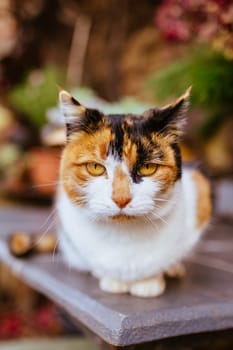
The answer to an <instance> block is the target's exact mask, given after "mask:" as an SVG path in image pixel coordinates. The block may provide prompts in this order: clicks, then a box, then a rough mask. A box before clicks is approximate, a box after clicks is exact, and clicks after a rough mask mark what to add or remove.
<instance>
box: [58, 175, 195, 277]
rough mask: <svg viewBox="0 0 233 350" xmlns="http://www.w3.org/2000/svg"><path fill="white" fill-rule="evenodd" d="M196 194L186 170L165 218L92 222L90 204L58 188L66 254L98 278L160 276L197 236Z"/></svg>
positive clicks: (75, 265)
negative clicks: (72, 199)
mask: <svg viewBox="0 0 233 350" xmlns="http://www.w3.org/2000/svg"><path fill="white" fill-rule="evenodd" d="M195 193H196V192H195V187H194V183H193V181H192V179H191V176H190V174H189V172H188V171H185V172H184V174H183V178H182V182H180V183H177V185H176V187H175V188H174V191H173V192H172V193H171V196H170V199H169V200H170V201H169V202H167V203H168V204H165V206H164V213H165V211H166V213H165V214H162V215H161V216H162V218H161V219H155V217H154V216H151V217H148V218H147V219H145V218H138V219H135V220H132V221H126V222H122V223H118V222H96V221H91V220H90V218H89V216H88V212H87V209H83V208H79V207H77V206H75V205H74V204H72V203H71V202H70V201H69V199H68V197H67V195H66V194H65V192H64V190H62V189H60V190H59V193H58V200H57V210H58V214H59V217H60V221H61V224H62V230H61V232H60V240H61V244H60V247H61V250H62V251H63V255H64V257H65V259H66V260H67V261H68V263H69V264H70V265H72V266H74V267H76V268H81V269H87V270H90V271H91V272H92V273H93V274H94V275H95V276H97V277H108V278H113V279H118V280H123V281H134V280H138V279H141V278H146V277H149V276H152V275H156V274H158V273H160V272H162V271H163V270H165V269H167V268H168V267H169V266H170V265H171V264H173V263H175V262H177V261H179V260H181V259H182V258H183V257H184V256H185V255H186V254H187V253H188V252H189V250H190V249H191V248H192V246H193V245H194V244H195V243H196V242H197V241H198V239H199V236H200V233H199V232H197V230H195V228H194V227H195V215H196V213H195V206H196V204H195V202H196V194H195ZM171 203H172V205H171ZM168 205H169V208H168V207H167V210H166V206H168ZM161 213H162V212H161Z"/></svg>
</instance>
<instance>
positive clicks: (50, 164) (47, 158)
mask: <svg viewBox="0 0 233 350" xmlns="http://www.w3.org/2000/svg"><path fill="white" fill-rule="evenodd" d="M60 154H61V151H60V150H58V149H49V148H35V149H33V150H32V151H30V154H29V165H28V168H29V176H30V179H31V182H32V187H33V190H35V191H36V192H38V193H40V194H44V195H53V194H54V193H55V189H56V183H57V179H58V170H59V162H60Z"/></svg>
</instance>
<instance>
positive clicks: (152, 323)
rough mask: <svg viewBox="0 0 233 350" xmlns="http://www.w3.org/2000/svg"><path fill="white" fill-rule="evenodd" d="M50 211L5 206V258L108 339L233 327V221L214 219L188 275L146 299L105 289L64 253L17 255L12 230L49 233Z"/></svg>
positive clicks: (1, 216)
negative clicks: (70, 263) (9, 240)
mask: <svg viewBox="0 0 233 350" xmlns="http://www.w3.org/2000/svg"><path fill="white" fill-rule="evenodd" d="M47 216H48V212H47V211H45V210H32V209H30V210H19V209H7V210H3V209H2V210H0V226H1V232H2V239H1V240H0V259H1V260H2V261H3V262H4V263H6V264H7V265H9V266H10V267H11V269H12V270H14V271H15V273H17V274H18V275H19V276H20V277H21V278H22V279H23V280H24V281H26V282H27V283H28V284H29V285H31V286H32V287H33V288H35V289H37V290H39V291H40V292H42V293H44V294H45V295H47V296H48V297H49V298H51V299H52V300H54V301H55V302H56V303H57V304H58V305H60V306H62V307H63V308H64V309H65V310H66V311H67V312H68V313H69V314H70V315H71V316H72V317H74V318H75V319H76V320H78V321H79V322H81V323H82V324H84V326H86V327H87V328H89V329H90V330H91V331H92V332H94V333H95V334H97V335H98V336H100V337H101V338H102V339H104V340H105V341H106V342H108V343H110V344H114V345H119V346H126V345H131V344H137V343H143V342H148V341H153V340H158V339H163V338H169V337H173V336H178V335H185V334H195V333H199V332H207V331H216V330H224V329H230V328H233V279H232V277H233V257H232V252H233V241H232V238H233V236H232V234H233V232H232V231H233V230H232V221H231V220H229V221H228V222H226V221H224V222H221V220H219V219H214V220H213V223H212V225H211V229H210V231H209V232H208V234H207V235H206V236H205V237H204V239H203V241H202V243H201V244H200V245H199V246H198V247H197V249H196V252H195V254H192V256H190V257H189V259H188V261H187V263H186V265H187V276H186V277H185V278H184V279H183V280H180V281H174V280H169V281H168V286H167V290H166V292H165V294H164V295H163V296H161V297H159V298H153V299H141V298H136V297H132V296H129V295H121V296H118V295H112V294H107V293H104V292H102V291H101V290H100V289H99V287H98V283H97V280H96V279H94V278H93V277H92V276H90V275H88V274H82V273H79V272H78V271H74V270H72V269H69V268H68V267H67V266H66V265H65V264H64V263H63V261H62V258H61V257H60V256H59V254H58V255H55V256H53V255H38V256H32V257H30V258H28V259H17V258H15V257H13V256H12V255H11V254H10V253H9V251H8V247H7V237H6V235H7V234H8V233H10V232H11V231H12V230H16V229H17V230H27V231H37V232H38V231H39V232H42V233H43V230H45V227H44V228H43V229H42V227H43V224H44V222H45V220H46V217H47ZM48 224H49V223H47V224H45V225H44V226H47V225H48Z"/></svg>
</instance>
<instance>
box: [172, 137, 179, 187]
mask: <svg viewBox="0 0 233 350" xmlns="http://www.w3.org/2000/svg"><path fill="white" fill-rule="evenodd" d="M171 147H172V149H173V151H174V155H175V161H176V167H177V174H176V179H175V181H177V180H179V179H180V178H181V175H182V159H181V152H180V147H179V145H178V144H177V143H173V144H171Z"/></svg>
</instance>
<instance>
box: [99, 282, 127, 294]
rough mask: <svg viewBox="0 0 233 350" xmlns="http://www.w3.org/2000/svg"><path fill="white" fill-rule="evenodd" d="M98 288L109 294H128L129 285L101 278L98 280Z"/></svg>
mask: <svg viewBox="0 0 233 350" xmlns="http://www.w3.org/2000/svg"><path fill="white" fill-rule="evenodd" d="M100 288H101V289H102V290H103V291H105V292H109V293H127V292H129V288H130V285H129V283H127V282H124V281H117V280H112V279H110V278H102V279H100Z"/></svg>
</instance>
